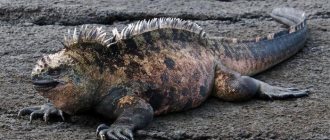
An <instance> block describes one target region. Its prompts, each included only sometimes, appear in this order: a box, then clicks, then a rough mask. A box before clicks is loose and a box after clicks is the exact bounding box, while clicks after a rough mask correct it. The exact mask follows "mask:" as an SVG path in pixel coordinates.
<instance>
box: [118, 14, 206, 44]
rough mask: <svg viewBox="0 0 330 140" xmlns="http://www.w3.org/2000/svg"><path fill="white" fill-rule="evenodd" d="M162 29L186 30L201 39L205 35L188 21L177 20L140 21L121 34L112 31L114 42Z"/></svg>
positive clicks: (198, 27) (156, 19)
mask: <svg viewBox="0 0 330 140" xmlns="http://www.w3.org/2000/svg"><path fill="white" fill-rule="evenodd" d="M163 28H174V29H181V30H187V31H191V32H194V33H197V34H199V35H200V36H201V37H205V36H206V33H205V32H204V31H203V29H202V28H201V27H200V26H199V25H197V24H196V23H193V22H190V21H184V20H182V19H179V18H154V19H151V20H141V21H138V22H137V23H133V24H129V25H128V26H126V27H125V28H124V29H123V30H122V31H121V33H119V32H118V31H117V29H114V30H113V31H112V32H113V35H114V36H115V39H116V40H120V39H127V38H129V37H132V36H134V35H138V34H142V33H144V32H148V31H153V30H157V29H163Z"/></svg>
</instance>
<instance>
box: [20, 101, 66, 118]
mask: <svg viewBox="0 0 330 140" xmlns="http://www.w3.org/2000/svg"><path fill="white" fill-rule="evenodd" d="M25 115H30V123H32V120H34V119H36V118H43V120H44V121H45V122H46V123H47V122H48V121H49V119H50V116H56V117H61V119H62V120H63V121H65V117H64V113H63V111H62V110H58V109H56V108H55V107H54V106H53V105H52V104H50V103H46V104H44V105H41V106H33V107H25V108H23V109H21V110H20V111H19V112H18V115H17V116H18V117H20V116H25Z"/></svg>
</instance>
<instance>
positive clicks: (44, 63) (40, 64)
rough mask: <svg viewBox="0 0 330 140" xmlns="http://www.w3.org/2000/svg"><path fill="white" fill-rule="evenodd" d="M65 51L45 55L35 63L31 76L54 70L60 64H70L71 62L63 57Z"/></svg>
mask: <svg viewBox="0 0 330 140" xmlns="http://www.w3.org/2000/svg"><path fill="white" fill-rule="evenodd" d="M64 52H65V49H63V50H61V51H59V52H57V53H55V54H50V55H45V56H43V57H42V58H41V59H39V60H38V61H37V64H36V65H35V67H34V68H33V70H32V73H31V74H32V76H33V75H36V74H39V73H41V72H42V71H43V70H45V69H48V68H56V67H58V66H60V65H61V64H64V63H65V64H71V63H72V62H73V60H72V59H71V58H70V57H69V56H68V55H64Z"/></svg>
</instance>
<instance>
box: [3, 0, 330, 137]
mask: <svg viewBox="0 0 330 140" xmlns="http://www.w3.org/2000/svg"><path fill="white" fill-rule="evenodd" d="M329 3H330V2H329V1H328V0H304V1H302V0H301V1H300V0H299V1H298V0H232V1H227V2H224V1H216V0H205V1H199V0H191V1H186V0H185V1H184V0H181V1H177V0H162V1H161V2H159V1H155V0H149V1H148V0H126V1H122V0H109V1H107V0H87V1H84V2H76V1H73V0H72V1H64V0H60V1H57V2H53V1H51V0H15V1H14V2H13V1H12V0H0V139H4V140H5V139H95V129H96V127H97V125H98V124H100V123H103V122H107V121H106V120H102V119H100V118H98V117H97V116H77V117H73V118H72V119H73V122H52V123H49V124H46V123H44V122H43V121H41V120H36V121H34V122H33V123H32V124H29V122H28V118H27V117H22V118H18V117H16V115H17V112H18V110H19V109H20V108H22V107H27V106H31V105H39V104H43V103H44V102H46V99H44V98H42V97H41V96H39V95H38V94H37V93H36V91H34V90H33V88H32V84H31V81H30V73H31V69H32V67H33V65H34V63H35V62H36V60H37V59H38V58H39V57H40V56H42V55H43V54H49V53H53V52H56V51H57V50H59V49H61V47H62V46H61V41H62V37H63V35H64V34H65V33H66V31H67V29H73V28H74V27H76V26H80V25H81V24H92V25H96V26H102V27H104V28H105V29H106V30H108V31H109V32H110V31H111V29H112V28H114V27H117V28H119V29H122V28H123V27H124V26H125V25H127V24H128V23H131V22H134V21H136V20H138V19H143V18H151V17H162V16H171V17H180V18H184V19H187V20H193V21H195V22H196V23H198V24H199V25H201V26H202V27H204V28H205V30H206V31H207V32H208V33H209V34H210V35H217V36H227V37H240V38H249V37H255V36H256V35H259V34H267V33H269V32H274V31H280V30H282V29H283V27H282V26H280V25H279V24H277V23H276V22H274V21H272V20H271V18H270V17H269V16H268V15H267V13H269V12H270V11H271V9H273V8H274V7H279V6H290V7H295V8H299V9H302V10H304V11H306V12H307V13H308V25H309V28H310V37H309V39H308V41H307V44H306V47H305V48H304V49H303V50H302V51H300V52H299V53H298V54H297V55H295V56H293V57H292V58H290V59H289V60H287V61H285V62H284V63H281V64H279V65H277V66H276V67H274V68H272V69H270V70H268V71H266V72H264V73H261V74H259V75H257V76H256V78H258V79H261V80H263V81H266V82H268V83H271V84H274V85H278V86H284V87H291V86H292V87H298V88H301V89H304V88H306V89H309V90H310V91H311V95H310V96H309V97H307V98H301V99H294V100H288V101H263V100H251V101H248V102H243V103H231V102H223V101H220V100H218V99H214V98H211V99H209V100H207V102H206V103H205V104H204V105H202V106H201V107H199V108H196V109H193V110H189V111H186V112H180V113H172V114H169V115H165V116H161V117H157V118H155V119H154V121H153V122H152V123H151V124H150V125H149V126H148V127H147V128H145V129H143V130H140V131H138V132H136V138H137V139H330V129H329V128H330V111H329V108H330V94H329V91H330V86H329V85H330V81H329V78H330V46H329V44H330V39H329V36H330V31H329V29H330V24H329V23H330V10H329V9H330V4H329Z"/></svg>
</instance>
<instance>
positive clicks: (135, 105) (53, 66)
mask: <svg viewBox="0 0 330 140" xmlns="http://www.w3.org/2000/svg"><path fill="white" fill-rule="evenodd" d="M285 13H287V12H285ZM298 13H299V12H298ZM280 14H281V13H280ZM303 21H304V19H303ZM298 23H300V21H299V22H298ZM298 25H299V26H300V25H301V24H298ZM301 27H303V28H299V30H297V31H295V32H292V30H289V31H286V32H281V33H277V34H275V36H272V35H270V36H269V37H268V38H267V39H261V40H259V39H255V40H254V41H249V42H247V41H238V43H236V40H235V39H230V41H231V42H228V41H224V40H223V39H219V38H214V37H208V36H206V34H205V33H204V32H203V31H202V30H201V29H200V27H199V26H198V25H196V24H194V23H191V22H186V21H180V20H178V19H153V20H151V21H149V22H144V21H141V22H139V23H137V24H133V25H130V26H128V27H127V28H125V29H124V30H123V31H122V33H121V34H119V33H118V32H117V30H114V31H113V33H114V36H113V37H112V38H110V39H109V40H106V39H105V33H104V31H103V30H101V29H100V28H93V29H87V27H86V28H85V29H82V30H81V31H80V32H78V33H77V32H76V31H74V33H73V37H72V38H70V37H69V38H66V39H65V42H64V47H65V48H64V49H63V50H62V51H60V52H58V53H56V54H53V55H49V56H46V57H44V58H42V59H40V60H39V61H38V63H37V65H36V67H35V69H34V70H33V72H32V80H33V83H34V85H35V88H36V89H37V90H38V91H39V92H40V94H41V95H42V96H44V97H46V98H48V99H50V101H51V102H52V104H47V105H44V106H41V107H29V108H24V109H22V110H21V111H20V112H19V116H21V115H28V114H30V115H31V117H30V120H32V119H34V118H35V117H37V116H43V117H44V119H45V121H48V116H49V115H56V116H60V117H62V118H63V119H65V118H64V115H63V112H65V113H67V114H70V115H74V114H78V113H85V112H91V111H95V112H96V113H98V114H100V115H102V116H104V117H106V118H109V119H116V121H115V122H114V123H113V124H112V125H111V126H107V125H104V124H102V125H100V126H99V127H98V128H97V135H98V137H100V138H101V139H133V131H134V130H136V129H141V128H144V127H145V126H147V125H148V124H149V123H150V122H151V121H152V119H153V116H154V115H160V114H166V113H169V112H176V111H182V110H187V109H191V108H194V107H197V106H199V105H200V104H201V103H203V102H204V101H205V100H206V99H207V98H208V97H210V95H213V96H215V97H218V98H220V99H222V100H226V101H242V100H248V99H251V98H253V97H261V98H267V99H286V98H288V97H302V96H306V95H307V91H305V90H298V89H293V88H281V87H276V86H271V85H268V84H266V83H264V82H261V81H259V80H256V79H254V78H251V77H248V76H244V75H252V74H255V73H258V72H260V71H263V70H265V69H267V68H269V67H271V66H273V65H275V64H277V63H279V62H280V61H283V60H284V59H285V58H287V57H289V56H291V55H293V54H294V53H296V52H297V50H299V48H301V47H302V43H303V42H304V41H305V40H306V30H307V29H306V26H301ZM297 29H298V28H297ZM282 35H285V39H283V36H282ZM300 41H301V42H300ZM274 48H278V49H274ZM288 48H290V49H288ZM285 50H288V51H285ZM283 52H285V53H283ZM212 91H214V92H212Z"/></svg>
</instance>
